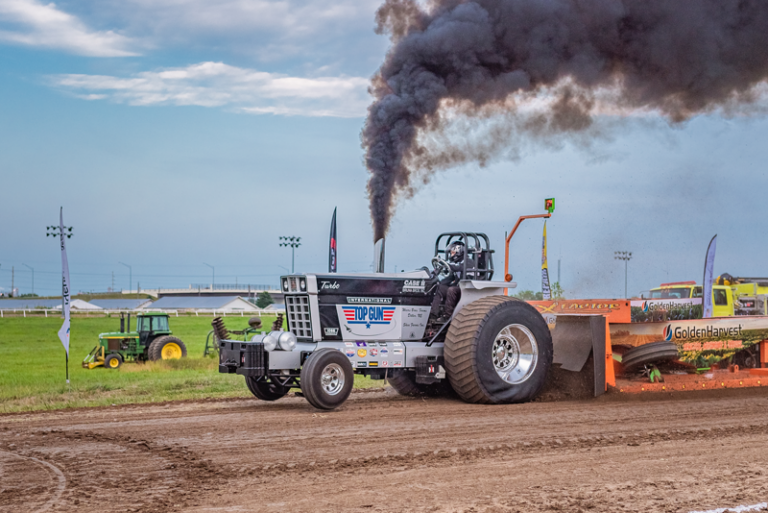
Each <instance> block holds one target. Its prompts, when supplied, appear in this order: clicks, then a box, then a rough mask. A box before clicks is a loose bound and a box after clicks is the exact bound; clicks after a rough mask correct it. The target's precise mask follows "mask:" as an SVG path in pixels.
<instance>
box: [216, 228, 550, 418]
mask: <svg viewBox="0 0 768 513" xmlns="http://www.w3.org/2000/svg"><path fill="white" fill-rule="evenodd" d="M532 217H549V215H548V214H546V215H541V216H532ZM454 241H461V242H463V243H464V245H465V248H466V254H467V258H465V259H464V260H463V264H462V265H463V269H462V274H461V276H462V277H471V279H462V280H461V281H460V282H459V287H460V290H461V297H460V300H459V302H458V304H457V306H456V307H455V309H454V311H453V312H445V311H443V310H442V307H441V310H440V311H438V312H437V313H436V315H433V313H434V312H431V308H430V307H431V305H432V303H433V300H434V298H435V294H436V293H437V291H438V280H439V279H443V278H445V277H446V276H447V275H450V274H451V273H452V272H454V271H452V269H451V266H450V265H449V264H448V262H447V260H448V256H447V255H446V254H445V249H444V248H446V247H447V246H448V245H449V244H451V243H452V242H454ZM379 243H380V244H379ZM379 243H377V247H379V248H380V251H381V252H380V253H379V254H378V255H377V259H376V263H375V264H374V265H375V268H376V269H377V270H378V271H379V272H376V273H370V274H292V275H287V276H282V277H281V278H280V284H281V288H282V292H283V294H284V296H285V308H286V320H287V330H285V331H283V330H282V329H281V327H280V326H273V331H270V332H268V333H262V334H259V335H255V336H253V337H252V338H251V339H250V340H249V341H237V340H231V339H228V338H227V334H226V333H221V334H220V336H219V335H217V336H218V338H219V339H220V340H219V372H221V373H232V374H240V375H242V376H244V377H245V380H246V384H247V386H248V389H249V390H250V391H251V392H252V393H253V395H255V396H256V397H257V398H259V399H262V400H267V401H274V400H277V399H280V398H281V397H283V396H285V395H286V394H287V393H288V392H289V391H290V390H291V389H292V388H294V389H300V390H301V392H300V394H301V395H303V397H305V398H306V399H307V400H308V401H309V403H310V404H312V405H313V406H315V407H316V408H319V409H325V410H331V409H334V408H337V407H338V406H340V405H341V404H342V403H344V401H345V400H346V399H347V398H348V396H349V394H350V392H351V390H352V385H353V381H354V374H363V375H365V376H368V377H369V378H372V379H387V380H388V381H389V383H390V384H391V386H392V387H394V388H395V390H397V391H398V392H399V393H401V394H404V395H413V394H415V393H427V394H440V393H446V392H450V391H451V390H453V391H454V392H455V393H456V394H458V396H459V397H461V398H462V399H463V400H464V401H467V402H470V403H512V402H522V401H529V400H531V399H533V398H534V397H535V396H536V395H537V394H538V393H539V391H540V390H541V389H542V387H543V385H544V383H545V380H546V377H547V372H548V370H549V368H550V366H551V364H552V357H553V345H552V337H551V335H550V331H549V329H548V327H547V323H546V322H545V320H544V318H543V317H542V316H541V314H540V313H539V312H538V311H537V310H536V309H535V308H534V307H533V306H531V305H529V304H527V303H525V302H523V301H520V300H518V299H515V298H513V297H509V296H508V295H507V290H508V289H510V288H514V287H516V284H515V283H513V282H512V281H511V280H512V276H510V275H508V274H505V281H493V276H494V267H493V258H492V257H493V250H491V249H490V243H489V240H488V237H487V236H486V235H485V234H483V233H470V232H453V233H443V234H441V235H440V236H439V237H438V238H437V240H436V242H435V253H434V258H433V259H432V266H433V269H429V268H427V267H424V268H422V269H419V270H416V271H412V272H401V273H394V274H385V273H383V272H382V271H383V267H384V266H383V261H384V256H383V246H384V244H383V239H382V240H380V241H379ZM507 244H509V239H507ZM275 328H278V329H275ZM214 329H216V326H214Z"/></svg>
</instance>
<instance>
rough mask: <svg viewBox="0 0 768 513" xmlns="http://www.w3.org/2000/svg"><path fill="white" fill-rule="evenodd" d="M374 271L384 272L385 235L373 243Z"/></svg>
mask: <svg viewBox="0 0 768 513" xmlns="http://www.w3.org/2000/svg"><path fill="white" fill-rule="evenodd" d="M373 272H375V273H383V272H384V237H382V238H380V239H379V240H377V241H376V243H375V244H374V245H373Z"/></svg>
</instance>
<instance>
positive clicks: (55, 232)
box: [11, 226, 72, 383]
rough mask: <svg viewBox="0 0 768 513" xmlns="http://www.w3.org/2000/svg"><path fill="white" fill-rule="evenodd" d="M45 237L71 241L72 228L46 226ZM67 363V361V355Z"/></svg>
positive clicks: (62, 303)
mask: <svg viewBox="0 0 768 513" xmlns="http://www.w3.org/2000/svg"><path fill="white" fill-rule="evenodd" d="M45 236H46V237H53V238H54V239H55V238H56V237H58V238H59V240H62V239H63V238H64V237H66V238H68V239H71V238H72V227H71V226H46V227H45ZM62 244H63V243H62ZM62 267H63V266H62ZM11 275H13V274H11ZM11 294H13V285H11ZM61 317H62V318H64V285H63V284H62V287H61ZM67 361H69V355H67ZM67 383H69V371H67Z"/></svg>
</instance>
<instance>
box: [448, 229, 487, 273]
mask: <svg viewBox="0 0 768 513" xmlns="http://www.w3.org/2000/svg"><path fill="white" fill-rule="evenodd" d="M457 241H460V242H463V243H464V247H465V248H466V250H467V256H469V257H470V258H471V259H472V262H473V264H474V265H472V266H469V267H467V263H468V261H469V258H464V262H463V272H462V276H466V277H470V276H474V278H473V279H475V280H484V281H490V280H491V279H492V278H493V250H492V249H491V243H490V241H489V240H488V236H487V235H486V234H484V233H473V232H446V233H441V234H440V235H439V236H438V237H437V240H436V241H435V256H436V257H439V258H442V259H443V260H445V261H448V258H447V256H448V255H446V254H445V248H447V247H448V246H449V245H450V244H451V243H453V242H457Z"/></svg>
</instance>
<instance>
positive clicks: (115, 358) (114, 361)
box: [104, 353, 123, 369]
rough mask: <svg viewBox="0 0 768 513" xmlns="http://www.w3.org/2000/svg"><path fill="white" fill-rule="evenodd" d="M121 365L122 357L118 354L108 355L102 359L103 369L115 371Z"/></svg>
mask: <svg viewBox="0 0 768 513" xmlns="http://www.w3.org/2000/svg"><path fill="white" fill-rule="evenodd" d="M122 364H123V357H122V356H120V353H110V354H108V355H107V356H106V357H104V367H105V368H107V369H117V368H118V367H120V366H121V365H122Z"/></svg>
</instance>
